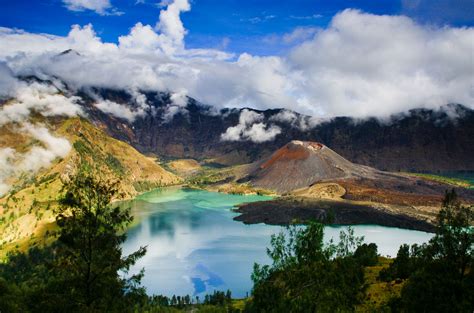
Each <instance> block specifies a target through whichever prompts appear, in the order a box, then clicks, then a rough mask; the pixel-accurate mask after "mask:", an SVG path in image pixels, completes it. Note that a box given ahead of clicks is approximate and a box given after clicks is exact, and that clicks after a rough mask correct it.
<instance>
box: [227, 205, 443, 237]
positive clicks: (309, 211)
mask: <svg viewBox="0 0 474 313" xmlns="http://www.w3.org/2000/svg"><path fill="white" fill-rule="evenodd" d="M234 212H236V213H239V214H240V215H238V216H236V217H234V220H235V221H239V222H243V223H245V224H259V223H264V224H267V225H280V226H286V225H289V224H291V223H294V222H297V223H303V224H304V223H306V222H308V221H310V220H315V221H319V222H323V223H325V224H327V225H379V226H386V227H397V228H402V229H409V230H418V231H424V232H428V233H433V232H434V231H435V225H433V224H431V223H429V222H427V221H425V220H421V219H417V218H415V217H412V216H409V215H406V214H400V213H393V212H388V211H385V210H382V209H379V208H376V207H373V206H370V205H362V204H354V203H348V202H343V201H334V200H314V201H307V202H305V201H302V200H299V199H284V198H280V199H274V200H268V201H259V202H252V203H243V204H240V205H238V206H236V209H234Z"/></svg>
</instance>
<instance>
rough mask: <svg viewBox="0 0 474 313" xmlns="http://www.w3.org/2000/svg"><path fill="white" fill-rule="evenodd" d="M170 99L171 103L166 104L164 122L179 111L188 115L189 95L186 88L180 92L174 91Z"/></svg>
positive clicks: (168, 120)
mask: <svg viewBox="0 0 474 313" xmlns="http://www.w3.org/2000/svg"><path fill="white" fill-rule="evenodd" d="M170 100H171V103H170V104H168V105H167V106H166V108H165V112H164V114H163V122H164V123H168V122H170V121H171V120H172V119H173V117H174V116H175V115H176V114H178V113H181V114H184V115H187V114H188V113H189V112H188V110H187V109H186V106H187V104H188V96H187V91H186V90H184V89H182V90H180V91H178V92H174V93H172V94H171V97H170Z"/></svg>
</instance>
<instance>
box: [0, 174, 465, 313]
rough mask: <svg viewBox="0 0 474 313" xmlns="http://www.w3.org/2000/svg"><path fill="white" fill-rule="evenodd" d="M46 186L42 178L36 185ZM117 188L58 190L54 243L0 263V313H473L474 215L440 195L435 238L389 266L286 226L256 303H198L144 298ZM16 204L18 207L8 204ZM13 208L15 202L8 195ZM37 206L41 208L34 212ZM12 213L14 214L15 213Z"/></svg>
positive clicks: (370, 254)
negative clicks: (125, 250)
mask: <svg viewBox="0 0 474 313" xmlns="http://www.w3.org/2000/svg"><path fill="white" fill-rule="evenodd" d="M47 181H49V178H48V179H46V180H45V181H44V182H42V184H44V183H46V182H47ZM117 196H119V195H118V187H117V183H114V182H109V181H103V180H100V179H97V178H94V177H91V176H88V175H87V174H83V173H82V174H81V175H78V176H77V177H75V178H74V179H73V180H71V181H69V182H67V183H64V187H63V189H62V192H61V194H60V197H59V201H58V209H57V211H56V212H55V213H56V223H57V226H58V228H57V229H56V230H54V231H51V232H49V231H48V235H49V236H50V237H51V238H53V239H54V242H53V243H52V244H50V245H49V246H46V247H38V246H36V247H31V248H30V249H29V250H28V251H27V252H15V253H10V254H9V255H8V260H7V262H5V263H2V264H0V312H248V313H251V312H353V311H357V312H472V309H473V308H474V293H473V292H472V290H474V271H473V270H472V269H473V265H474V228H472V226H471V225H472V223H473V222H474V212H473V208H472V207H468V206H464V205H462V204H461V203H460V202H459V201H458V199H457V196H456V194H455V192H454V191H450V192H447V193H446V196H445V199H444V201H443V206H442V209H441V211H440V213H439V215H438V226H437V230H436V234H435V236H434V237H433V238H432V240H430V242H429V243H427V244H424V245H421V246H419V245H413V246H411V247H410V246H408V245H402V246H401V247H400V249H399V251H398V254H397V257H396V258H395V259H394V260H389V259H385V258H381V257H379V256H378V254H377V246H376V245H375V244H373V243H371V244H365V243H363V238H359V237H356V236H354V233H353V231H352V229H351V228H349V230H348V231H347V232H341V234H340V240H339V242H338V243H337V244H336V243H334V242H332V241H330V242H329V243H328V244H325V243H324V241H323V239H324V226H323V225H322V224H319V223H309V225H308V226H306V227H303V226H297V225H292V226H290V227H288V229H287V231H286V232H282V233H280V234H278V235H274V236H272V238H271V245H270V247H269V248H268V250H267V253H268V255H269V257H270V258H271V260H272V263H271V264H270V265H259V264H255V266H254V270H253V273H252V280H253V282H254V287H253V290H252V296H251V297H250V298H249V299H246V300H238V301H237V300H233V299H232V295H231V293H230V291H227V292H222V291H215V292H214V293H213V294H211V295H207V296H205V297H204V298H202V299H200V298H199V297H191V296H189V295H185V296H173V297H165V296H159V295H154V296H148V295H147V294H146V292H145V289H144V288H143V287H142V286H141V284H140V282H141V279H142V277H143V275H144V272H143V271H141V272H139V273H137V274H135V275H131V276H129V274H128V271H129V269H130V267H131V266H132V265H133V264H135V262H136V261H137V260H138V259H139V258H141V257H142V256H143V255H145V253H146V248H144V247H140V248H139V249H138V250H137V251H136V252H134V253H132V254H130V255H123V254H122V250H121V244H122V243H123V242H124V241H125V239H126V233H125V230H126V227H127V226H128V225H130V223H131V222H132V217H131V215H130V210H129V209H124V208H123V207H117V206H113V205H111V200H112V199H113V198H115V197H117ZM14 199H17V200H14ZM11 201H13V202H14V201H21V199H18V198H14V197H13V196H12V199H11ZM35 205H38V204H35ZM11 213H14V212H11Z"/></svg>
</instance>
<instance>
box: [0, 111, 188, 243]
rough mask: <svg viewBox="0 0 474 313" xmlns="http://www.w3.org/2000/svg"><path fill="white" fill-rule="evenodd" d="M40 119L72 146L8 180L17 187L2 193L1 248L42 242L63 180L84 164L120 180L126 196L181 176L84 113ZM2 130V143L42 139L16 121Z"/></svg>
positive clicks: (18, 147) (26, 144)
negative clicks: (62, 154) (34, 169)
mask: <svg viewBox="0 0 474 313" xmlns="http://www.w3.org/2000/svg"><path fill="white" fill-rule="evenodd" d="M37 119H38V118H37ZM36 122H37V123H39V122H41V125H43V126H46V127H47V128H48V129H49V131H50V132H51V134H53V135H54V136H58V137H60V138H65V139H67V141H68V142H69V143H70V145H71V150H70V151H69V152H68V153H67V155H66V156H65V157H63V158H56V159H55V160H53V162H52V163H51V164H50V165H49V166H47V167H43V168H41V169H40V170H39V171H38V172H35V173H33V172H22V173H17V175H14V176H12V177H11V178H10V179H9V180H8V182H9V183H10V184H11V185H12V188H11V190H10V192H9V193H7V194H6V195H5V196H4V197H2V198H0V233H2V234H3V235H2V238H1V240H0V247H2V248H4V249H1V250H2V251H8V250H9V249H10V248H11V247H12V246H16V245H20V247H21V246H23V245H27V244H29V243H31V242H30V241H32V242H33V243H39V241H36V239H35V238H42V236H41V235H42V234H44V233H45V232H46V231H48V230H49V229H51V228H52V227H53V223H54V219H55V214H54V208H55V206H56V204H57V197H58V195H59V194H60V193H61V187H62V185H63V181H64V180H67V179H69V178H70V177H71V176H73V175H74V174H75V173H77V172H78V171H79V170H81V169H82V170H85V171H88V172H89V173H90V174H91V175H93V176H95V177H98V178H100V179H105V180H107V179H110V180H118V181H119V186H118V187H119V193H120V194H122V198H121V199H126V198H131V197H133V196H135V195H138V194H139V193H141V192H144V191H148V190H150V189H153V188H156V187H159V186H166V185H173V184H177V183H180V182H181V179H180V178H179V177H178V176H176V175H174V174H172V173H170V172H168V171H166V170H164V169H163V168H162V167H161V166H160V165H159V164H157V162H156V160H155V159H153V158H150V157H146V156H144V155H142V154H141V153H139V152H138V151H137V150H136V149H134V148H133V147H131V146H130V145H128V144H126V143H124V142H121V141H119V140H117V139H114V138H112V137H110V136H109V135H107V134H106V133H105V132H104V131H102V130H100V129H98V128H97V127H96V126H94V125H93V124H91V123H90V122H89V121H87V120H85V119H83V118H69V119H64V118H48V119H44V118H41V119H40V120H39V121H38V120H37V121H36ZM1 130H2V132H1V133H0V148H1V147H3V146H7V147H9V148H12V149H14V150H15V151H17V152H20V151H31V149H32V146H34V145H37V144H38V143H37V140H36V139H35V138H33V137H31V135H29V134H28V133H26V132H20V133H18V127H17V126H16V125H14V123H11V124H7V125H4V126H2V127H1ZM40 157H42V155H41V154H38V156H36V157H35V159H37V158H40ZM32 160H34V159H32ZM117 200H119V199H117Z"/></svg>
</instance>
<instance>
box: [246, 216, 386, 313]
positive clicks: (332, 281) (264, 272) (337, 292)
mask: <svg viewBox="0 0 474 313" xmlns="http://www.w3.org/2000/svg"><path fill="white" fill-rule="evenodd" d="M323 237H324V226H323V225H322V224H319V223H310V224H309V225H308V226H307V227H306V228H301V227H298V226H291V227H290V228H289V229H288V234H287V235H285V234H284V233H280V234H279V235H276V236H272V240H271V248H270V249H268V255H269V257H270V258H271V259H272V261H273V263H272V265H271V266H269V265H265V266H260V265H258V264H255V266H254V271H253V274H252V280H253V281H254V289H253V299H252V300H251V301H249V302H248V304H247V306H246V311H247V312H346V311H352V310H353V308H354V306H355V304H357V303H359V301H360V295H361V291H362V287H363V284H364V266H365V265H367V264H368V263H372V257H373V255H377V247H376V245H374V244H371V245H362V238H358V237H355V236H354V234H353V231H352V230H351V229H349V231H348V233H344V232H341V235H340V242H339V244H337V245H335V244H333V243H330V244H329V245H324V243H323Z"/></svg>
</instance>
